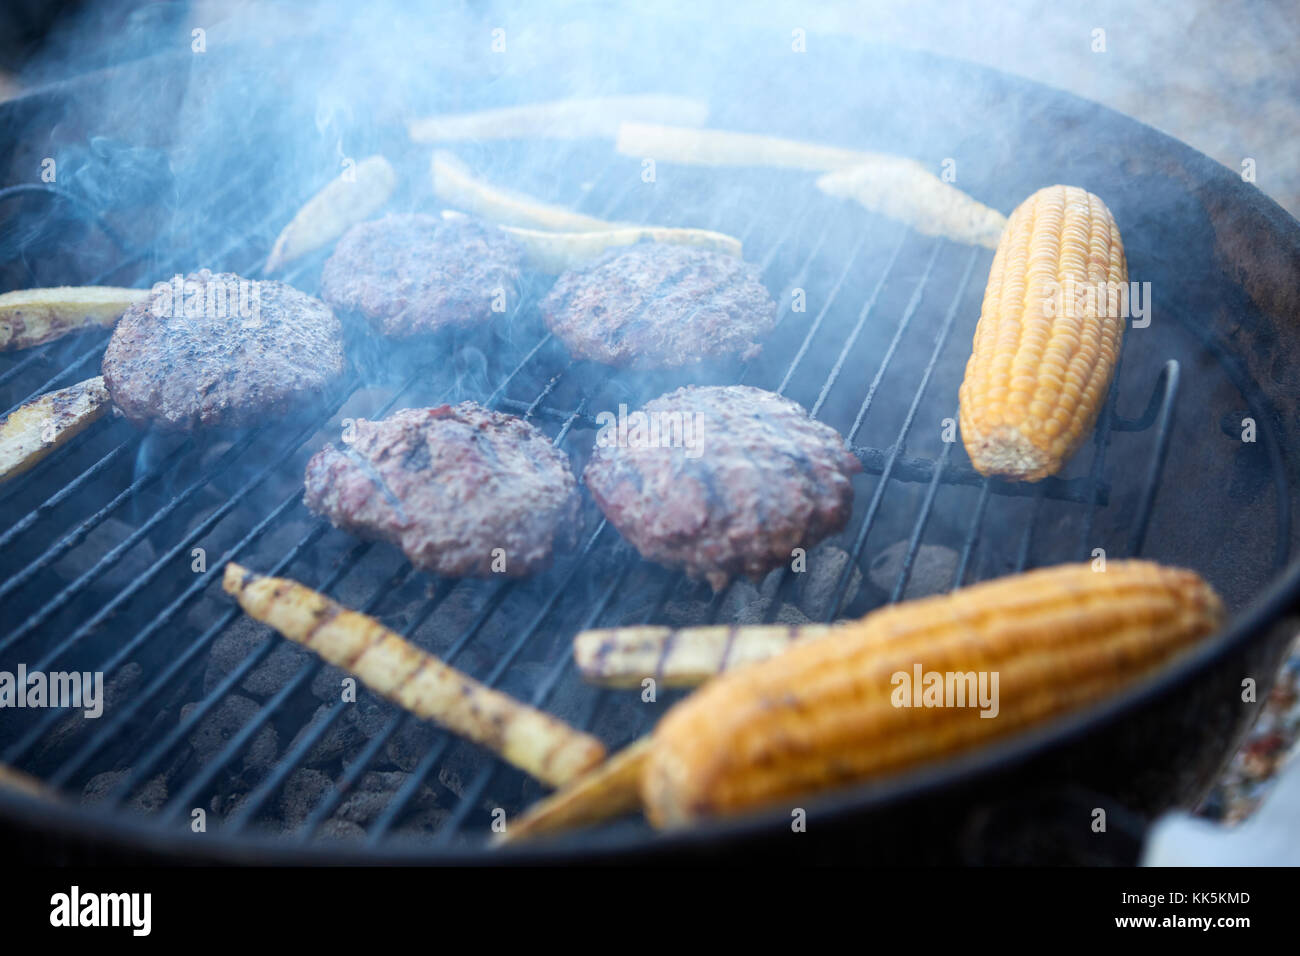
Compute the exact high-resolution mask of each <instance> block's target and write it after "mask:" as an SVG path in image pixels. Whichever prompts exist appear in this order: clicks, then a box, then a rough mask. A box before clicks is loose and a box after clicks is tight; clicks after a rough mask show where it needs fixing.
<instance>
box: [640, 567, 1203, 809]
mask: <svg viewBox="0 0 1300 956" xmlns="http://www.w3.org/2000/svg"><path fill="white" fill-rule="evenodd" d="M1222 616H1223V607H1222V604H1221V603H1220V601H1219V598H1218V597H1217V596H1216V595H1215V593H1214V591H1213V590H1212V589H1211V588H1210V586H1209V585H1208V584H1206V583H1205V581H1203V580H1202V579H1201V578H1200V577H1199V576H1197V575H1196V574H1195V573H1193V572H1191V571H1185V570H1181V569H1177V568H1166V567H1162V566H1160V565H1157V564H1153V563H1150V562H1145V561H1123V562H1111V564H1110V565H1109V568H1108V570H1105V571H1094V570H1093V569H1092V566H1091V565H1088V564H1076V565H1061V566H1059V567H1053V568H1045V569H1042V570H1038V571H1032V572H1030V573H1028V574H1023V575H1017V576H1015V577H1010V578H1003V579H1000V580H996V581H989V582H986V583H983V584H979V585H975V586H974V587H970V588H966V589H964V590H960V591H955V592H953V593H952V594H948V595H942V596H937V597H931V598H925V599H923V600H920V601H913V602H909V603H906V604H901V605H895V606H893V607H888V608H884V609H881V610H879V611H877V612H875V613H873V614H870V615H868V616H867V617H865V618H863V619H862V620H861V621H858V622H855V623H853V624H846V625H843V626H841V627H840V628H837V629H836V630H835V631H834V632H832V633H830V634H827V635H824V636H822V637H818V638H815V639H813V640H810V641H807V642H802V643H798V644H796V645H795V646H794V647H792V648H790V650H788V651H786V652H784V653H783V654H780V655H779V656H777V657H774V658H772V659H770V660H767V661H763V662H761V663H757V664H754V665H752V666H749V667H745V668H741V669H740V670H737V671H733V672H730V673H727V674H724V675H722V676H721V677H718V678H716V679H715V680H713V681H711V682H710V683H708V684H706V685H705V686H704V687H703V688H701V689H700V690H699V691H697V692H696V693H695V694H693V695H692V696H691V697H688V698H687V699H686V700H684V701H683V702H682V703H680V704H679V705H677V706H676V707H674V708H673V709H672V710H671V711H670V712H669V713H668V714H667V715H666V716H665V717H664V719H663V720H662V721H661V722H660V724H659V726H658V727H657V728H656V730H655V733H654V736H653V738H652V739H653V743H652V745H651V749H650V754H649V756H648V758H647V760H646V766H645V769H644V773H643V776H642V779H641V796H642V800H643V802H644V805H645V808H646V813H647V815H648V816H649V817H650V820H651V821H652V822H653V823H655V824H656V825H659V826H665V825H678V824H683V823H687V822H689V821H692V820H694V819H697V818H699V817H703V816H707V815H711V814H719V813H729V812H736V811H741V810H745V809H747V808H750V807H755V806H759V805H763V804H771V803H773V802H777V801H780V800H782V799H783V798H792V797H796V796H802V795H805V794H808V793H812V792H815V791H818V790H822V789H825V788H829V787H833V786H838V785H842V784H848V783H853V782H857V781H863V780H867V779H870V778H873V777H878V776H882V775H886V774H889V773H894V772H898V771H901V770H904V769H906V768H909V767H912V766H915V765H918V764H921V763H924V762H926V761H930V760H934V759H936V758H939V757H943V756H946V755H950V754H954V753H957V752H960V751H964V750H969V749H972V748H974V747H977V746H979V745H981V744H986V743H988V742H990V741H992V740H995V739H997V738H1000V737H1005V736H1007V735H1009V734H1012V733H1015V732H1017V731H1021V730H1024V729H1025V728H1028V727H1029V726H1031V725H1033V724H1037V723H1040V722H1043V721H1046V720H1049V719H1051V718H1053V717H1056V716H1058V715H1060V714H1064V713H1066V712H1068V711H1071V710H1076V709H1079V708H1081V707H1084V706H1086V705H1088V704H1091V703H1093V702H1095V701H1097V700H1099V699H1101V698H1104V697H1107V696H1109V695H1112V694H1114V693H1116V692H1117V691H1119V690H1120V689H1121V688H1122V687H1124V686H1125V685H1127V684H1130V683H1131V682H1133V681H1136V680H1137V679H1139V678H1140V677H1142V676H1144V675H1146V674H1148V673H1150V672H1151V671H1153V670H1155V669H1156V668H1158V667H1160V666H1161V665H1162V664H1164V663H1165V662H1166V661H1168V660H1169V659H1170V658H1172V657H1173V656H1174V655H1175V654H1177V653H1178V652H1180V651H1182V650H1184V649H1185V648H1187V647H1189V646H1190V645H1192V644H1193V643H1195V642H1196V641H1198V640H1199V639H1201V638H1203V637H1205V636H1206V635H1208V634H1211V633H1213V632H1214V631H1215V630H1216V629H1217V627H1218V626H1219V624H1220V622H1221V620H1222ZM918 672H919V673H918ZM932 675H933V676H932ZM995 675H996V677H995ZM917 677H920V680H916V678H917ZM936 677H937V680H938V685H937V691H936V685H935V678H936ZM914 680H915V681H916V686H914V687H913V686H910V685H911V683H912V681H914ZM995 680H996V683H995ZM986 688H993V689H994V693H993V694H992V695H991V696H992V702H991V706H986V702H985V699H984V697H983V694H982V692H983V691H984V690H985V689H986ZM977 692H979V693H980V698H979V700H978V706H969V704H970V703H971V702H970V701H969V699H967V698H966V695H967V693H969V694H970V695H972V696H974V695H975V694H976V693H977ZM936 693H937V701H938V704H939V705H938V706H936V705H935V703H934V700H935V699H936V698H935V696H934V695H935V694H936ZM944 704H946V705H947V706H943V705H944Z"/></svg>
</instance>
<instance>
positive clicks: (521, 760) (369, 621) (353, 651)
mask: <svg viewBox="0 0 1300 956" xmlns="http://www.w3.org/2000/svg"><path fill="white" fill-rule="evenodd" d="M223 586H224V587H225V590H226V593H228V594H230V595H233V596H234V597H235V599H236V600H238V601H239V603H240V606H242V607H243V609H244V610H245V611H246V612H247V613H248V614H249V615H250V616H252V617H254V618H256V619H257V620H259V621H265V622H266V623H267V624H270V625H271V626H272V627H273V628H275V629H276V630H277V631H279V632H280V633H281V634H283V635H284V636H285V637H287V638H289V639H290V640H292V641H295V642H297V643H299V644H301V645H303V647H306V648H308V649H309V650H312V651H315V652H316V653H317V654H319V655H320V656H321V657H323V658H324V659H325V660H327V661H329V662H330V663H331V664H334V665H336V666H338V667H342V668H343V669H345V670H347V671H350V672H351V673H353V674H355V675H356V676H357V677H358V678H360V680H361V682H362V683H364V684H365V685H366V686H367V687H370V688H371V689H372V690H374V691H376V692H378V693H380V694H383V695H384V696H385V697H387V698H388V699H389V700H391V701H392V702H393V703H395V704H397V705H399V706H400V707H404V708H405V709H406V710H409V711H410V712H411V713H413V714H415V715H416V716H417V717H424V718H426V719H429V720H434V721H437V722H438V723H439V724H441V725H442V726H443V727H446V728H447V729H448V730H450V731H452V732H453V733H457V734H460V735H461V736H462V737H467V738H468V739H470V740H472V741H474V742H475V743H478V744H482V745H483V746H485V747H487V748H489V749H491V750H492V751H494V752H495V753H497V754H499V755H500V756H501V757H502V759H504V760H507V761H509V762H510V763H512V764H514V765H515V766H516V767H518V768H519V769H520V770H523V771H524V772H525V773H529V774H532V775H533V776H534V777H536V778H537V779H538V780H541V781H542V782H544V783H547V784H550V785H551V786H553V787H558V786H561V785H562V784H565V783H568V782H569V781H570V780H573V779H575V778H576V777H578V776H580V775H581V774H582V773H583V772H585V771H587V770H590V769H591V768H592V767H594V766H596V765H597V764H599V763H600V762H601V761H602V760H604V759H605V748H604V746H603V745H602V744H601V743H600V741H598V740H597V739H596V738H595V737H592V736H590V735H589V734H584V733H582V732H581V731H578V730H574V729H573V728H572V727H570V726H569V725H568V724H566V723H564V721H562V720H559V719H558V718H556V717H552V716H550V715H549V714H544V713H542V712H541V711H540V710H537V709H535V708H533V707H529V706H528V705H527V704H522V703H520V702H519V701H517V700H515V699H514V698H512V697H510V696H508V695H506V694H502V693H501V692H500V691H495V690H492V689H491V688H490V687H486V686H484V685H483V684H480V683H479V682H478V681H476V680H474V679H473V678H471V677H469V676H468V675H466V674H463V673H461V672H460V671H458V670H456V669H455V668H452V667H449V666H448V665H447V664H444V663H443V662H442V661H440V660H438V658H436V657H434V656H433V655H432V654H428V653H425V652H424V651H423V650H421V649H420V648H418V647H416V646H415V645H414V644H412V643H411V642H410V641H408V640H406V639H405V638H404V637H402V636H401V635H400V634H394V633H393V632H392V631H390V630H388V629H387V628H386V627H384V626H383V625H382V624H380V623H379V622H378V621H376V620H374V619H373V618H370V617H367V616H365V615H364V614H359V613H357V612H356V611H349V610H347V609H346V608H344V607H342V606H341V605H339V604H336V603H335V602H333V601H331V600H330V599H329V598H327V597H325V596H324V595H323V594H318V593H317V592H315V591H313V590H311V589H310V588H308V587H304V586H303V585H301V584H298V583H297V582H295V581H289V580H286V579H284V578H270V577H265V576H263V575H260V574H256V573H254V572H252V571H249V570H248V569H246V568H243V567H240V566H239V565H238V564H235V563H234V562H233V561H232V562H230V563H229V564H227V565H226V572H225V578H224V581H223Z"/></svg>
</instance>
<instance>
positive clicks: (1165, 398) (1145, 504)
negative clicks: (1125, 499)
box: [1128, 359, 1179, 557]
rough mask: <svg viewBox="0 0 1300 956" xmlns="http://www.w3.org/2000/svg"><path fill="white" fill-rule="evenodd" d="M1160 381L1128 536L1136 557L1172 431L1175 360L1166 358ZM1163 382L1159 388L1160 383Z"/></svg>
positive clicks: (1153, 500)
mask: <svg viewBox="0 0 1300 956" xmlns="http://www.w3.org/2000/svg"><path fill="white" fill-rule="evenodd" d="M1160 379H1161V381H1157V383H1156V391H1157V393H1159V394H1160V395H1161V396H1162V397H1161V401H1160V417H1159V421H1158V424H1157V425H1156V439H1155V444H1154V446H1153V448H1152V451H1151V463H1150V464H1149V465H1148V466H1147V477H1146V482H1145V483H1144V484H1143V486H1142V494H1141V497H1140V498H1139V499H1138V508H1137V517H1136V518H1135V519H1134V522H1133V528H1132V532H1131V533H1130V535H1129V539H1128V554H1129V556H1130V557H1137V556H1138V555H1139V554H1141V553H1142V546H1143V545H1144V544H1145V543H1146V537H1147V528H1148V527H1149V526H1150V524H1151V511H1152V508H1153V507H1154V505H1155V500H1156V492H1157V490H1158V489H1159V488H1160V478H1161V475H1163V474H1164V469H1165V460H1166V458H1167V457H1168V455H1169V437H1170V435H1171V433H1172V431H1173V420H1174V403H1175V401H1176V399H1177V395H1178V379H1179V367H1178V362H1177V361H1176V360H1174V359H1170V360H1169V361H1168V362H1166V363H1165V367H1164V368H1163V369H1162V370H1161V372H1160ZM1162 384H1163V386H1164V387H1163V388H1161V385H1162Z"/></svg>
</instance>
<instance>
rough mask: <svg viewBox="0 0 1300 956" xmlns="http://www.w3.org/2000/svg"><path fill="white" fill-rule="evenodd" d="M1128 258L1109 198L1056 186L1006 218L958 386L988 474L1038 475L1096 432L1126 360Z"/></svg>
mask: <svg viewBox="0 0 1300 956" xmlns="http://www.w3.org/2000/svg"><path fill="white" fill-rule="evenodd" d="M1127 283H1128V266H1127V264H1126V263H1125V260H1124V246H1123V243H1122V242H1121V241H1120V236H1119V228H1118V227H1117V226H1116V225H1115V219H1114V217H1113V216H1112V215H1111V213H1110V210H1109V209H1107V208H1106V204H1105V203H1104V202H1102V201H1101V200H1100V199H1098V198H1097V197H1096V196H1094V195H1093V194H1092V193H1090V192H1087V191H1085V190H1083V189H1078V188H1076V187H1073V186H1048V187H1047V188H1046V189H1040V190H1039V191H1038V192H1036V193H1034V194H1033V195H1032V196H1030V197H1029V198H1028V199H1026V200H1025V201H1024V202H1023V203H1021V204H1020V206H1019V207H1018V208H1017V209H1016V211H1015V212H1013V213H1012V214H1011V218H1010V220H1009V221H1008V223H1007V227H1006V229H1005V230H1004V231H1003V233H1002V238H1001V240H1000V241H999V242H998V247H997V252H996V253H995V254H994V256H993V267H992V269H991V270H990V272H989V282H988V286H987V288H986V289H985V290H984V305H983V308H982V310H981V312H980V320H979V324H978V325H977V326H976V328H975V343H974V349H973V351H972V354H971V357H970V361H969V362H967V364H966V377H965V379H964V380H963V381H962V383H961V392H960V399H961V434H962V441H963V442H964V443H965V445H966V451H967V452H968V453H969V454H970V458H971V462H972V463H973V464H974V465H975V468H976V469H977V470H978V471H980V472H981V473H982V474H985V475H1004V476H1007V477H1010V478H1016V479H1021V480H1024V481H1038V480H1039V479H1042V478H1045V477H1047V476H1048V475H1051V474H1054V473H1055V472H1057V471H1059V470H1060V468H1061V466H1062V465H1063V464H1064V463H1065V462H1066V460H1067V459H1069V457H1070V456H1071V455H1072V454H1074V452H1075V450H1076V449H1077V448H1078V447H1079V445H1080V444H1082V443H1083V441H1084V439H1085V438H1087V437H1088V435H1089V433H1090V432H1091V431H1092V427H1093V424H1094V423H1095V422H1096V420H1097V413H1098V412H1099V411H1100V410H1101V406H1102V403H1103V402H1104V401H1105V400H1106V393H1107V390H1108V389H1109V387H1110V380H1111V376H1112V375H1113V374H1114V371H1115V361H1116V359H1117V358H1118V357H1119V349H1120V342H1121V339H1122V338H1123V335H1124V323H1125V319H1124V318H1123V317H1122V316H1121V315H1118V314H1115V313H1117V312H1119V311H1120V310H1119V309H1117V308H1113V306H1115V305H1116V304H1117V298H1118V295H1119V289H1120V286H1121V284H1122V285H1123V286H1125V287H1126V286H1127Z"/></svg>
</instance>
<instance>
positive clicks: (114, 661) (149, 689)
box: [32, 499, 325, 788]
mask: <svg viewBox="0 0 1300 956" xmlns="http://www.w3.org/2000/svg"><path fill="white" fill-rule="evenodd" d="M293 504H294V502H293V500H292V499H287V500H285V501H283V502H281V503H280V505H279V507H277V508H274V509H273V510H271V511H270V512H268V513H267V516H266V517H265V518H263V519H262V520H261V521H259V522H258V523H257V525H255V526H254V527H253V529H252V530H251V531H249V532H248V534H247V535H245V536H244V538H243V539H241V540H240V541H239V542H238V543H237V544H236V545H235V546H234V547H232V548H231V549H230V550H229V551H227V552H226V553H225V554H224V555H222V557H221V560H220V561H219V562H218V563H217V564H216V565H215V566H216V567H225V565H226V563H227V562H228V561H231V560H233V559H234V558H235V557H236V556H237V555H238V553H239V552H240V551H242V550H243V549H244V548H246V547H248V545H249V544H250V543H252V542H253V541H256V540H257V539H258V538H260V537H261V536H262V535H263V534H264V533H265V532H266V530H267V529H268V528H270V527H271V526H272V525H273V524H274V523H275V522H277V521H279V519H280V518H281V517H282V516H283V515H284V514H285V512H287V511H288V510H289V509H290V508H291V507H292V506H293ZM324 533H325V527H324V526H323V525H317V526H316V527H314V528H312V529H311V530H309V531H308V532H307V533H306V534H304V535H303V536H302V537H301V538H300V539H299V540H298V543H297V544H295V545H294V546H293V547H292V548H291V549H290V550H289V552H288V553H287V554H285V555H284V557H282V558H281V559H280V561H279V562H277V564H276V565H275V567H273V568H272V569H271V570H270V571H269V572H268V573H269V574H272V575H274V574H278V573H279V572H280V570H282V569H283V568H284V567H285V566H287V565H288V564H289V562H291V561H293V560H294V559H296V558H297V557H298V555H300V554H301V553H302V552H303V551H304V550H305V549H306V548H308V547H310V546H311V545H312V544H313V543H314V542H315V541H316V540H317V539H319V538H320V537H321V535H323V534H324ZM183 599H184V596H182V598H181V599H180V600H178V601H175V602H173V603H172V605H170V606H169V607H168V608H166V609H165V610H164V611H163V613H162V615H160V619H161V620H164V621H165V620H167V619H169V618H170V615H171V614H173V613H175V609H176V608H178V607H179V606H180V603H181V600H183ZM240 613H241V612H240V610H239V608H236V607H232V608H230V609H228V610H226V611H224V612H223V613H222V614H221V615H220V616H219V617H218V618H217V620H216V621H215V622H214V623H213V624H212V625H211V626H209V627H208V629H207V630H205V631H204V632H203V633H202V634H201V635H200V636H199V637H198V638H196V639H195V640H194V641H191V642H190V644H189V646H188V647H186V648H185V650H184V651H182V652H181V653H180V655H179V656H177V657H176V658H175V659H174V660H173V661H172V662H171V663H170V664H169V665H168V666H167V667H165V668H164V669H163V670H162V672H161V673H159V674H158V675H157V676H156V677H155V678H154V679H153V680H152V681H151V682H150V683H149V684H147V685H146V686H145V687H144V689H142V690H141V691H139V692H137V693H135V694H132V695H131V700H130V701H128V702H125V703H123V704H122V706H121V709H120V710H119V711H118V713H116V714H114V716H113V718H112V719H111V720H110V721H109V722H108V723H107V724H106V725H105V726H104V727H101V728H99V732H98V733H96V734H95V735H94V736H93V737H92V738H91V739H90V740H88V741H86V742H85V743H84V744H83V745H82V746H81V748H80V749H79V750H78V751H77V752H76V753H74V754H73V755H72V756H71V757H69V758H68V759H67V760H65V761H64V762H63V763H62V764H61V765H60V766H59V768H58V769H57V770H55V771H54V773H53V774H51V775H50V777H49V781H50V784H51V786H53V787H55V788H59V787H63V786H66V785H67V784H68V782H69V781H70V780H71V779H72V778H73V777H74V776H75V775H76V774H77V772H78V771H79V770H81V768H82V767H83V766H85V764H86V761H88V760H89V759H90V758H91V757H93V756H94V755H95V754H97V753H98V752H99V751H100V750H102V749H103V748H104V747H106V746H107V745H109V744H110V743H112V742H113V741H114V740H115V739H116V737H117V734H118V732H119V731H121V730H122V729H123V728H125V727H126V725H127V724H128V723H129V721H130V720H131V718H132V717H133V716H135V714H136V713H138V712H139V710H140V709H141V708H142V707H144V705H145V704H147V703H149V702H150V701H152V700H153V699H154V697H156V696H157V695H158V694H159V693H161V692H162V691H164V690H166V689H168V688H171V687H175V686H177V685H178V683H179V680H178V678H179V677H180V675H181V674H182V672H183V671H184V669H185V666H186V665H187V664H188V663H189V662H190V661H191V660H193V659H194V658H196V657H197V656H198V655H199V654H200V652H202V651H205V650H207V649H208V647H209V646H210V645H211V644H212V642H213V641H214V640H216V638H217V635H219V634H220V633H221V632H222V631H223V630H225V629H226V627H227V626H228V625H229V624H230V623H231V622H232V621H234V620H235V618H237V617H238V616H239V614H240ZM147 636H148V635H147V634H146V635H144V637H146V638H147ZM138 643H142V638H141V637H140V636H137V637H136V638H135V639H134V640H133V641H132V644H138ZM274 646H275V644H274V642H273V641H266V642H265V644H264V645H263V647H261V648H259V649H258V650H257V651H255V652H254V653H253V654H250V655H249V656H248V657H246V658H245V659H244V660H243V661H242V662H241V663H240V666H239V668H238V670H239V671H240V673H239V678H238V679H240V680H242V679H243V677H244V675H245V674H247V673H248V671H251V670H252V669H253V668H254V667H256V666H257V665H258V664H259V663H261V661H262V660H263V659H264V658H265V657H267V656H269V655H270V653H271V651H272V650H273V649H274ZM129 653H130V649H129V648H123V649H122V650H121V651H119V652H118V653H117V654H115V655H114V656H113V658H111V659H110V660H109V661H108V662H106V663H105V664H103V665H101V669H102V670H105V671H108V670H113V669H115V668H116V667H117V666H118V665H119V664H120V663H123V662H125V660H126V658H127V656H128V654H129ZM228 676H229V675H228ZM34 731H37V732H38V733H36V735H35V737H34V738H33V741H32V742H35V740H36V739H39V737H40V736H41V735H42V734H43V729H42V728H40V727H37V728H34Z"/></svg>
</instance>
